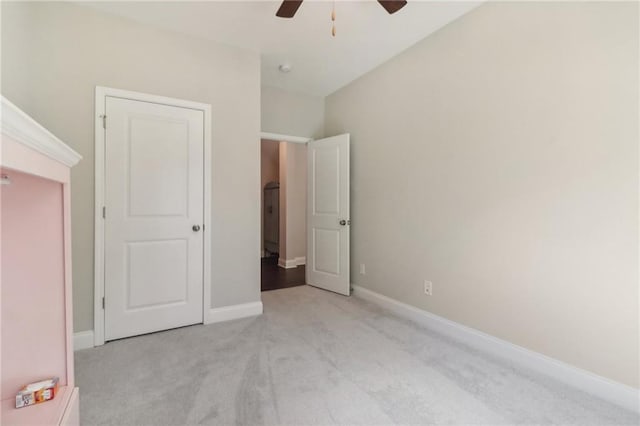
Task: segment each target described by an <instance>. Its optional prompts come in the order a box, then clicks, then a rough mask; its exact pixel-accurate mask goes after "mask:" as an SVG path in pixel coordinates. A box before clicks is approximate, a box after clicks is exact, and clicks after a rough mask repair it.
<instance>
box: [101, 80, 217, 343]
mask: <svg viewBox="0 0 640 426" xmlns="http://www.w3.org/2000/svg"><path fill="white" fill-rule="evenodd" d="M107 96H111V97H115V98H123V99H130V100H134V101H140V102H150V103H155V104H161V105H168V106H174V107H180V108H189V109H194V110H198V111H202V112H203V113H204V157H203V163H204V164H203V165H204V222H203V227H202V228H203V229H202V230H203V238H204V241H203V243H204V244H203V247H204V253H203V265H202V266H203V280H202V281H203V289H202V303H203V306H202V322H203V323H207V315H208V313H209V310H210V308H211V261H210V257H211V226H210V224H209V223H208V222H210V221H211V220H212V218H211V163H212V161H211V105H209V104H204V103H200V102H193V101H186V100H182V99H175V98H168V97H165V96H158V95H151V94H147V93H140V92H133V91H129V90H121V89H114V88H111V87H104V86H96V89H95V116H94V119H95V122H94V129H95V146H94V148H95V161H94V167H95V186H94V190H95V204H94V281H93V282H94V284H93V296H94V302H93V345H94V346H101V345H104V327H105V311H104V308H103V307H102V300H103V297H104V290H105V288H104V276H105V265H104V243H105V237H104V228H105V226H104V218H103V216H102V209H103V207H104V205H105V200H104V195H105V132H104V127H103V123H104V121H103V119H104V120H106V121H107V122H108V117H106V118H105V112H106V111H105V109H106V97H107ZM207 160H208V161H207Z"/></svg>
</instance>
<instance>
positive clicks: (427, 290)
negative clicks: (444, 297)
mask: <svg viewBox="0 0 640 426" xmlns="http://www.w3.org/2000/svg"><path fill="white" fill-rule="evenodd" d="M424 294H426V295H427V296H431V295H432V294H433V283H432V282H431V281H427V280H424Z"/></svg>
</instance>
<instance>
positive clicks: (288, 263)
mask: <svg viewBox="0 0 640 426" xmlns="http://www.w3.org/2000/svg"><path fill="white" fill-rule="evenodd" d="M306 263H307V258H306V257H304V256H303V257H294V258H293V259H283V258H281V257H280V258H278V266H279V267H281V268H284V269H292V268H297V267H298V266H300V265H304V264H306Z"/></svg>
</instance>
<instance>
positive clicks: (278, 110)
mask: <svg viewBox="0 0 640 426" xmlns="http://www.w3.org/2000/svg"><path fill="white" fill-rule="evenodd" d="M261 104H262V108H261V116H262V127H261V130H262V131H263V132H269V133H278V134H281V135H290V136H302V137H308V138H313V139H318V138H321V137H323V136H324V98H321V97H317V96H308V95H303V94H299V93H293V92H288V91H285V90H282V89H276V88H275V87H262V97H261Z"/></svg>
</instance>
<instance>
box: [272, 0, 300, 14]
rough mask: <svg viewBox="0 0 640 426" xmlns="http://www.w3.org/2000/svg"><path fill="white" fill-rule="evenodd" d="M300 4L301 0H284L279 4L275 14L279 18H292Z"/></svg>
mask: <svg viewBox="0 0 640 426" xmlns="http://www.w3.org/2000/svg"><path fill="white" fill-rule="evenodd" d="M301 4H302V0H284V1H283V2H282V4H281V5H280V9H278V11H277V12H276V16H277V17H279V18H293V15H295V14H296V12H297V11H298V8H299V7H300V5H301Z"/></svg>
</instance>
